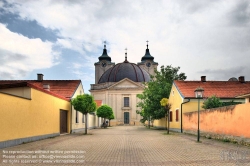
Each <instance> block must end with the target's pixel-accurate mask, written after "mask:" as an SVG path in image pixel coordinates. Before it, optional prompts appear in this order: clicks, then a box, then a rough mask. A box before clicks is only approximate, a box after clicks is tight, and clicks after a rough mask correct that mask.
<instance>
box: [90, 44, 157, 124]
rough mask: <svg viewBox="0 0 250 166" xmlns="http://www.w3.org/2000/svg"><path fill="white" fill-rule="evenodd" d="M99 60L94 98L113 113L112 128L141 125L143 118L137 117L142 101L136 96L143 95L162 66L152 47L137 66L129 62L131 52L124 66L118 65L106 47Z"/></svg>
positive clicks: (93, 92)
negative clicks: (139, 104) (152, 53)
mask: <svg viewBox="0 0 250 166" xmlns="http://www.w3.org/2000/svg"><path fill="white" fill-rule="evenodd" d="M98 59H99V61H98V62H96V63H95V64H94V65H95V84H91V89H90V93H91V95H92V96H93V97H94V99H95V100H99V101H101V102H102V104H107V105H109V106H110V107H111V108H112V109H113V112H114V116H115V119H113V120H111V121H110V124H111V125H112V126H116V125H125V124H127V125H140V119H141V116H140V115H139V114H137V113H136V110H137V109H138V108H137V107H136V105H137V102H138V101H139V99H138V98H137V97H136V95H137V94H141V93H142V92H143V90H144V84H143V83H144V82H149V81H150V75H154V69H157V66H158V63H157V62H154V57H153V56H151V54H150V52H149V49H148V44H147V48H146V53H145V55H144V56H142V58H141V61H140V62H138V63H137V64H135V63H131V62H129V61H128V59H127V52H126V53H125V60H124V62H121V63H117V64H115V63H114V62H112V60H111V57H110V56H109V55H108V53H107V49H106V44H104V49H103V53H102V55H101V56H100V57H99V58H98Z"/></svg>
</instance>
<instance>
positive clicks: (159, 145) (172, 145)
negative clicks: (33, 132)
mask: <svg viewBox="0 0 250 166" xmlns="http://www.w3.org/2000/svg"><path fill="white" fill-rule="evenodd" d="M164 133H166V131H164V130H152V129H146V128H145V127H136V126H117V127H110V128H108V129H95V130H89V135H82V134H80V133H77V134H70V135H63V136H60V137H56V138H51V139H46V140H41V141H36V142H31V143H26V144H22V145H19V146H15V147H9V148H5V149H1V150H0V157H1V158H0V162H1V163H0V165H63V163H64V164H65V165H108V166H109V165H114V166H116V165H216V166H217V165H250V149H249V148H248V147H244V146H237V145H234V144H231V143H223V142H220V141H215V140H209V139H205V138H201V141H202V143H197V142H196V137H194V136H190V135H185V134H179V133H171V134H170V135H165V134H164ZM11 163H13V164H11ZM22 163H23V164H22Z"/></svg>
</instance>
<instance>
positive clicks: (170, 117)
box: [169, 111, 173, 122]
mask: <svg viewBox="0 0 250 166" xmlns="http://www.w3.org/2000/svg"><path fill="white" fill-rule="evenodd" d="M172 116H173V115H172V111H170V112H169V122H172Z"/></svg>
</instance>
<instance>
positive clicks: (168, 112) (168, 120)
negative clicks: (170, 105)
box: [168, 110, 170, 134]
mask: <svg viewBox="0 0 250 166" xmlns="http://www.w3.org/2000/svg"><path fill="white" fill-rule="evenodd" d="M169 120H170V116H169V110H168V134H169Z"/></svg>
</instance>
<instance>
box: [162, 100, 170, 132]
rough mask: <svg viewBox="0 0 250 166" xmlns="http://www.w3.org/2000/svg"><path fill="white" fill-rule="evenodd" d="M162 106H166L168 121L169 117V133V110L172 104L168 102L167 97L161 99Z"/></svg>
mask: <svg viewBox="0 0 250 166" xmlns="http://www.w3.org/2000/svg"><path fill="white" fill-rule="evenodd" d="M160 103H161V106H162V107H163V108H164V110H165V120H166V121H167V117H168V127H166V129H168V134H169V120H170V118H169V110H170V108H171V104H170V103H169V102H168V99H167V98H162V99H161V101H160Z"/></svg>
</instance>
